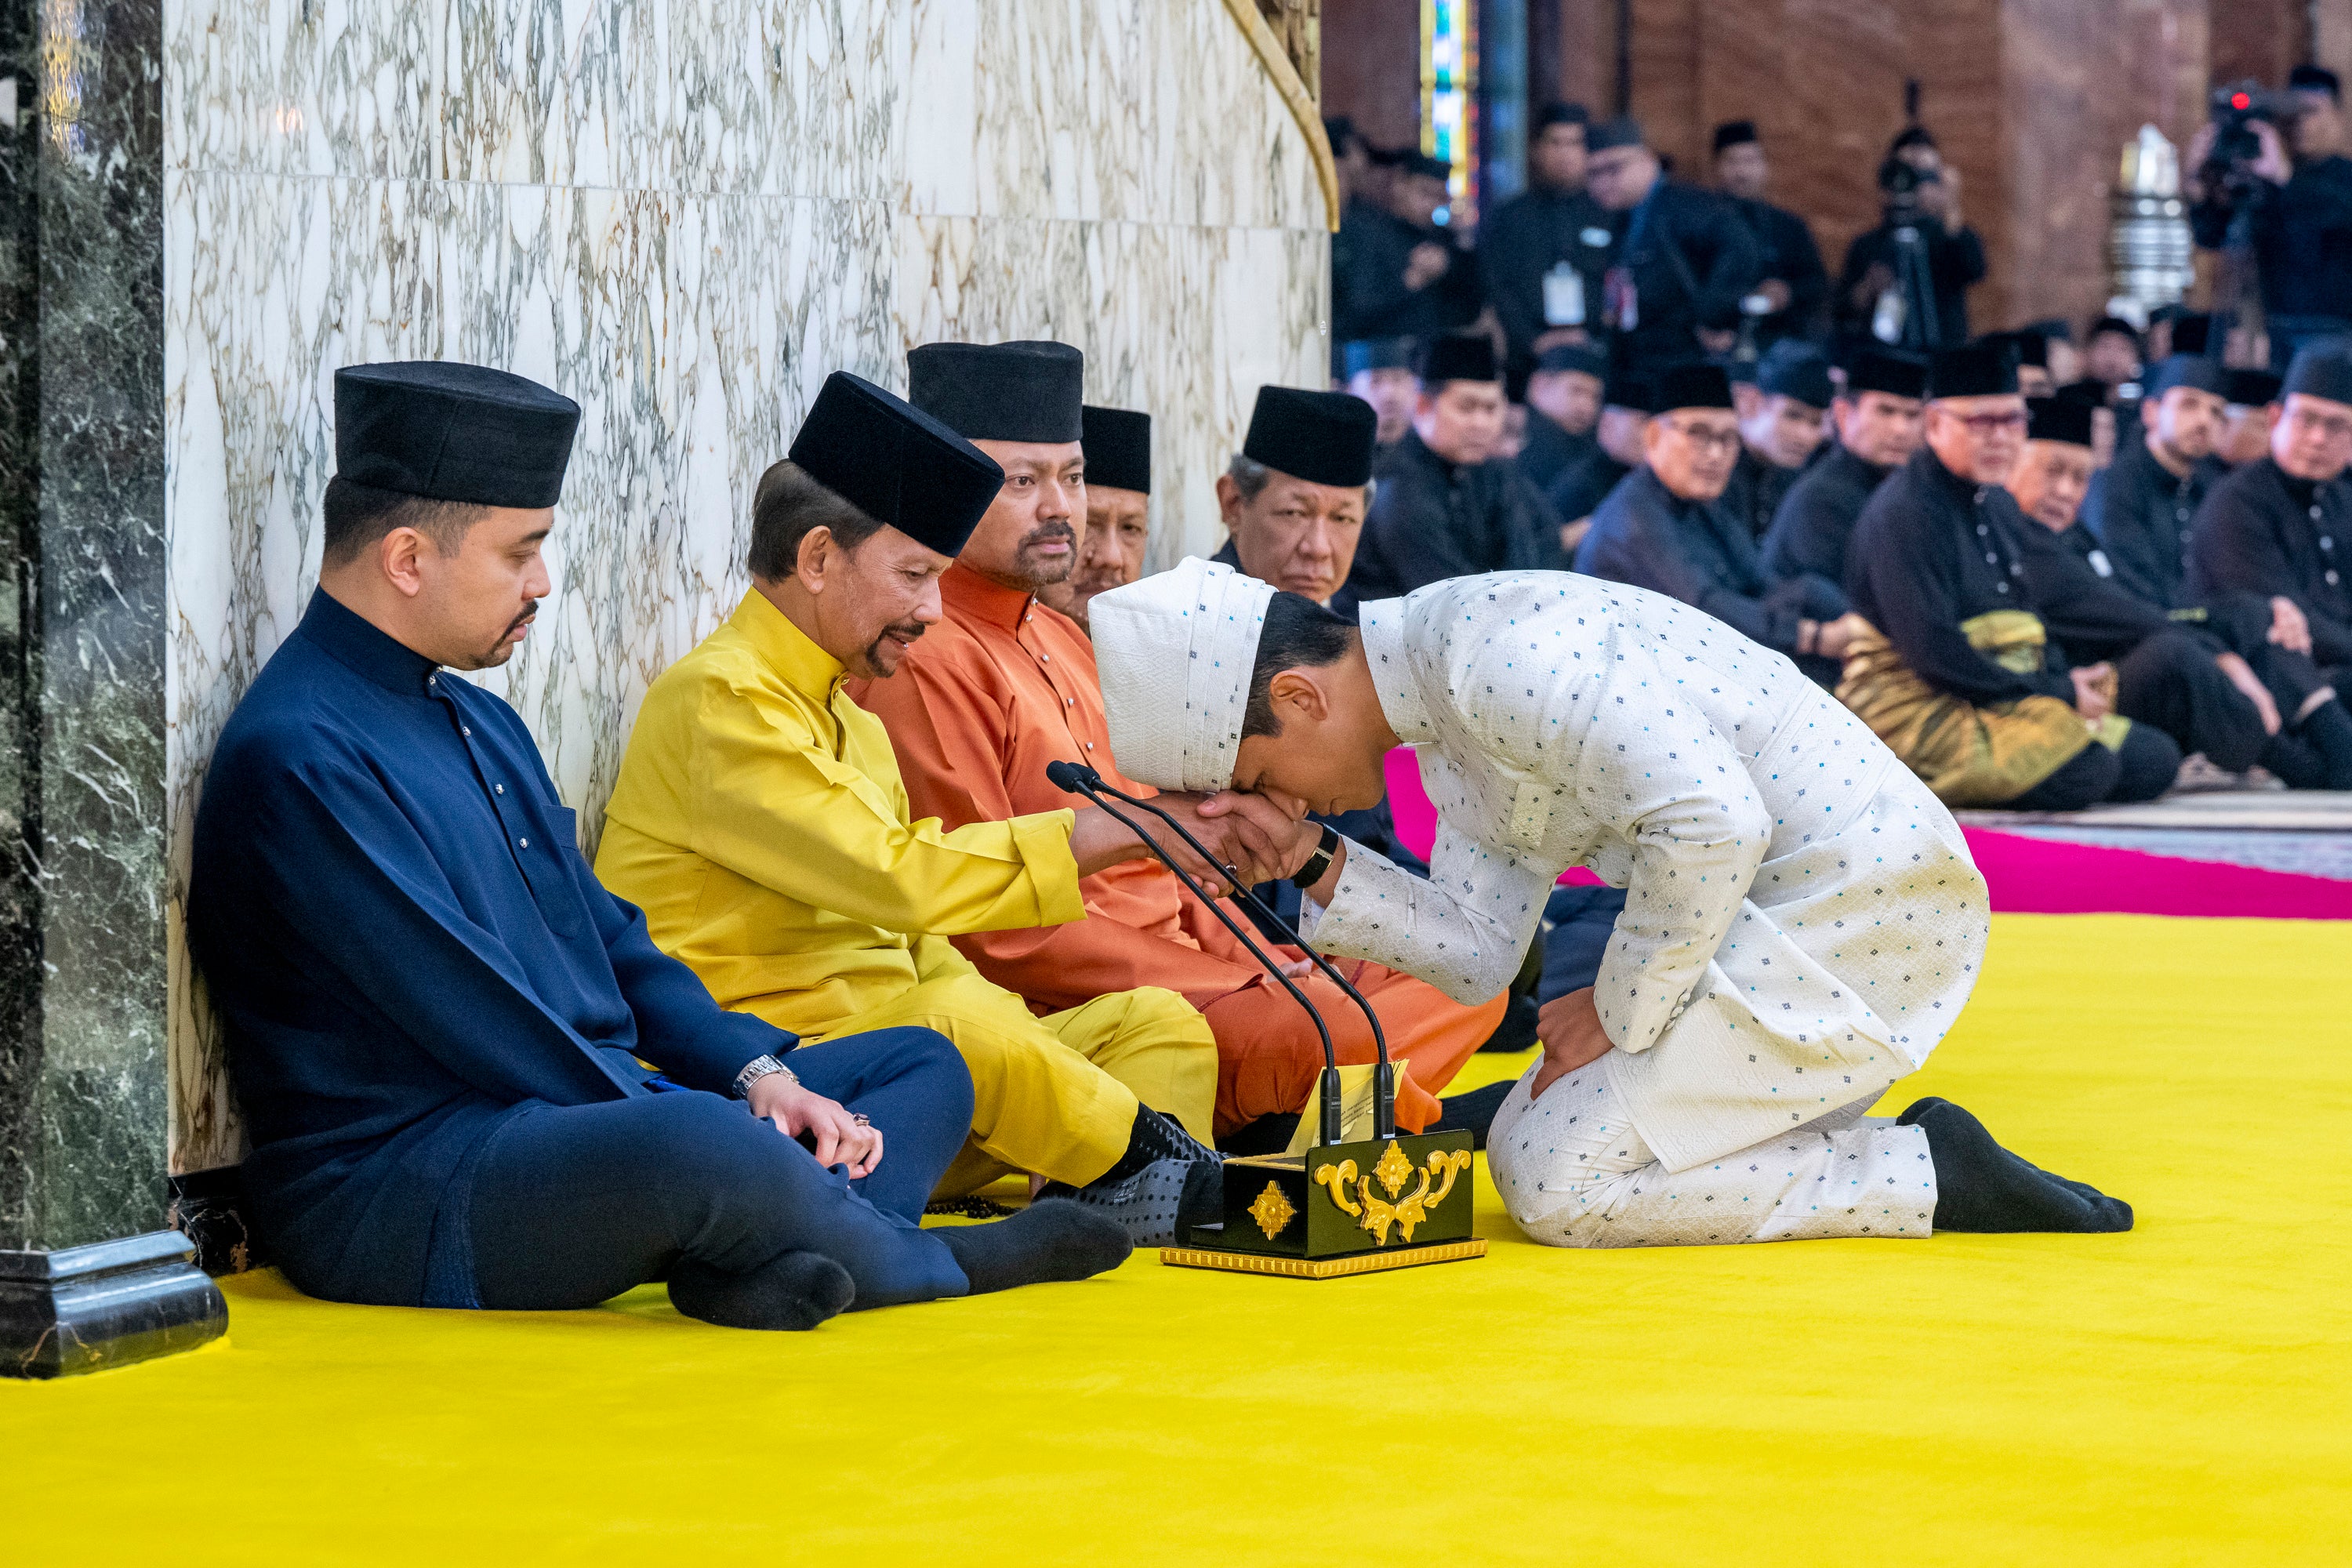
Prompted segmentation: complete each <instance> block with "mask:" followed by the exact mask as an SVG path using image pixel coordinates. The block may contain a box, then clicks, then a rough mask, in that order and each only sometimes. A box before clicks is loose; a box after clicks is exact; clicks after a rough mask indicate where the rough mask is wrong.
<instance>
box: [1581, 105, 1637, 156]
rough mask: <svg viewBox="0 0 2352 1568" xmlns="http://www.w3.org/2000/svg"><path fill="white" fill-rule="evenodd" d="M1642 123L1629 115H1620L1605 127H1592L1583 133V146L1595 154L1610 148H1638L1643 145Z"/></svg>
mask: <svg viewBox="0 0 2352 1568" xmlns="http://www.w3.org/2000/svg"><path fill="white" fill-rule="evenodd" d="M1644 142H1645V138H1644V137H1643V135H1642V122H1641V121H1638V120H1636V119H1634V118H1633V116H1632V115H1630V114H1621V115H1619V116H1618V117H1617V118H1616V119H1614V120H1612V121H1609V122H1608V123H1607V124H1605V125H1597V126H1594V127H1593V128H1592V129H1591V130H1590V131H1587V132H1585V133H1584V144H1585V146H1586V147H1588V148H1590V149H1591V151H1593V152H1595V153H1601V152H1606V151H1607V150H1608V149H1610V148H1612V147H1639V146H1642V145H1643V144H1644Z"/></svg>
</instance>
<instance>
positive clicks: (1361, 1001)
mask: <svg viewBox="0 0 2352 1568" xmlns="http://www.w3.org/2000/svg"><path fill="white" fill-rule="evenodd" d="M1045 778H1046V781H1047V782H1048V783H1050V784H1055V785H1056V786H1058V787H1059V788H1061V789H1063V790H1065V791H1066V792H1068V793H1070V794H1072V795H1085V796H1086V797H1087V799H1089V800H1091V801H1093V802H1094V803H1095V804H1096V805H1099V806H1101V807H1102V808H1103V809H1104V810H1105V811H1107V812H1109V813H1110V815H1111V816H1113V817H1114V818H1116V819H1117V820H1118V821H1119V822H1121V823H1124V824H1125V825H1126V826H1127V827H1128V829H1129V831H1130V832H1132V833H1134V835H1135V836H1136V837H1139V838H1140V839H1142V840H1143V842H1144V845H1145V846H1146V847H1148V848H1150V851H1151V852H1152V854H1154V855H1155V856H1157V857H1159V858H1160V861H1161V863H1162V864H1164V865H1166V866H1167V868H1169V869H1170V870H1171V871H1173V872H1175V873H1176V875H1177V877H1178V879H1180V880H1181V881H1182V882H1183V883H1184V885H1185V886H1186V887H1188V888H1190V889H1192V893H1193V895H1194V896H1195V897H1196V898H1198V899H1200V900H1201V901H1202V903H1204V904H1206V905H1208V906H1209V912H1210V913H1212V914H1213V915H1215V916H1216V917H1217V919H1218V920H1219V921H1223V923H1224V927H1225V929H1226V930H1227V931H1232V932H1233V933H1234V935H1235V936H1236V937H1239V938H1240V939H1241V941H1242V943H1243V945H1244V946H1245V947H1247V948H1248V949H1249V950H1250V952H1252V953H1253V954H1254V955H1255V957H1256V959H1257V961H1258V962H1259V963H1262V964H1264V965H1265V967H1266V971H1267V973H1271V974H1272V975H1274V977H1275V978H1276V979H1277V980H1279V981H1281V982H1282V984H1283V986H1284V988H1285V989H1286V990H1287V991H1289V993H1290V994H1291V995H1293V996H1294V997H1297V1001H1298V1005H1300V1006H1302V1007H1304V1008H1306V1009H1307V1016H1309V1017H1311V1018H1313V1019H1314V1020H1315V1028H1316V1032H1317V1033H1318V1034H1320V1035H1321V1036H1322V1037H1323V1061H1324V1068H1323V1083H1322V1094H1321V1100H1322V1105H1323V1117H1322V1121H1323V1139H1322V1141H1323V1142H1326V1143H1337V1142H1339V1141H1340V1138H1341V1136H1342V1135H1343V1133H1344V1131H1345V1124H1344V1118H1343V1117H1342V1116H1341V1114H1340V1109H1339V1068H1338V1065H1337V1058H1336V1056H1335V1054H1334V1053H1333V1050H1332V1047H1331V1034H1330V1031H1329V1030H1328V1029H1327V1028H1325V1027H1324V1025H1323V1019H1322V1017H1321V1016H1320V1015H1318V1013H1317V1012H1316V1011H1315V1007H1314V1005H1313V1004H1311V1003H1309V1002H1308V1001H1307V998H1306V996H1305V995H1304V994H1301V993H1300V991H1299V990H1298V988H1297V986H1295V985H1292V984H1290V977H1289V976H1288V975H1286V974H1284V973H1282V971H1281V968H1280V966H1279V965H1277V964H1276V963H1275V962H1274V961H1273V960H1272V959H1271V958H1269V957H1267V956H1266V954H1265V952H1262V951H1261V950H1260V949H1259V947H1258V945H1257V943H1255V942H1252V941H1251V940H1250V938H1249V936H1248V935H1247V933H1245V932H1244V931H1243V930H1242V929H1241V928H1240V927H1239V926H1238V925H1236V924H1234V921H1233V920H1232V919H1231V917H1229V916H1228V915H1227V914H1226V913H1225V911H1224V910H1223V909H1222V908H1220V907H1219V904H1218V900H1214V899H1212V898H1210V897H1209V896H1208V894H1207V893H1206V892H1204V891H1203V890H1202V888H1201V886H1200V884H1199V883H1198V882H1196V881H1194V880H1193V879H1192V878H1191V877H1190V876H1188V875H1186V874H1185V872H1184V871H1183V870H1182V868H1180V867H1178V866H1177V864H1176V863H1175V861H1174V860H1172V859H1171V858H1169V855H1168V852H1167V851H1166V850H1165V849H1163V848H1161V847H1160V844H1159V842H1158V841H1157V840H1156V839H1154V838H1153V837H1151V836H1150V834H1148V833H1146V832H1144V831H1143V829H1142V828H1141V827H1140V826H1138V825H1137V824H1136V823H1135V822H1134V821H1133V820H1132V819H1130V818H1129V817H1128V816H1126V815H1125V814H1124V813H1122V812H1120V811H1119V810H1118V808H1116V807H1115V806H1113V805H1111V804H1110V802H1108V801H1107V800H1105V799H1103V798H1102V797H1103V796H1104V795H1114V796H1117V797H1118V799H1120V800H1122V801H1125V802H1126V803H1127V804H1128V805H1132V806H1134V807H1136V808H1137V809H1138V810H1140V811H1147V812H1150V814H1151V815H1152V816H1156V817H1158V818H1159V819H1160V821H1162V822H1164V823H1166V824H1167V825H1168V826H1170V827H1171V828H1172V829H1173V830H1174V831H1175V833H1176V835H1177V837H1180V838H1181V839H1183V840H1184V842H1185V843H1187V844H1189V845H1191V846H1192V850H1193V852H1194V853H1195V854H1197V855H1199V856H1200V857H1201V858H1202V859H1203V860H1206V861H1208V862H1209V863H1210V864H1211V865H1213V866H1214V865H1221V864H1223V862H1221V861H1219V860H1218V858H1217V857H1216V856H1214V855H1213V854H1211V853H1210V852H1209V848H1208V847H1207V846H1206V845H1204V844H1202V842H1201V841H1200V840H1199V839H1198V838H1195V837H1193V836H1192V831H1191V830H1190V829H1189V828H1187V827H1186V826H1184V825H1183V824H1182V823H1181V822H1179V821H1177V820H1176V818H1175V817H1173V816H1170V815H1169V814H1168V813H1167V812H1166V811H1165V810H1163V809H1161V808H1160V806H1158V805H1154V804H1153V803H1151V802H1150V801H1148V800H1139V799H1137V798H1136V797H1135V796H1133V795H1129V794H1128V793H1127V792H1126V791H1124V790H1121V789H1119V788H1118V787H1116V786H1115V785H1112V784H1106V783H1105V782H1104V781H1103V777H1102V774H1101V773H1097V771H1096V770H1095V769H1093V768H1090V767H1087V766H1086V765H1085V764H1083V763H1048V764H1046V768H1045ZM1225 869H1226V870H1227V872H1228V873H1232V872H1233V869H1234V868H1231V867H1226V868H1225ZM1233 883H1234V895H1235V896H1236V897H1237V898H1241V899H1245V900H1248V902H1249V905H1250V907H1251V908H1252V909H1254V910H1257V912H1258V913H1260V914H1262V915H1264V916H1265V918H1266V919H1267V920H1268V921H1272V922H1273V923H1274V926H1275V928H1276V930H1278V931H1285V932H1287V933H1288V934H1289V937H1290V940H1291V941H1292V942H1295V943H1296V944H1297V947H1298V950H1299V952H1303V953H1305V954H1306V955H1307V959H1308V960H1309V961H1310V962H1311V963H1314V965H1315V967H1316V968H1318V969H1319V970H1321V971H1322V972H1323V973H1324V975H1325V977H1326V978H1328V980H1329V981H1330V982H1331V983H1332V984H1334V985H1337V986H1338V987H1339V989H1340V990H1341V991H1343V992H1345V993H1346V994H1347V995H1348V998H1349V1000H1350V1001H1352V1002H1353V1003H1355V1005H1357V1007H1358V1008H1359V1009H1360V1010H1361V1011H1362V1013H1363V1015H1364V1021H1365V1022H1366V1023H1367V1024H1369V1025H1370V1026H1371V1030H1372V1047H1373V1049H1374V1051H1375V1052H1376V1054H1377V1065H1376V1066H1375V1067H1374V1068H1373V1069H1372V1136H1373V1137H1374V1138H1376V1139H1386V1138H1393V1137H1395V1136H1396V1068H1395V1067H1394V1066H1393V1065H1392V1064H1391V1062H1390V1060H1389V1042H1388V1035H1387V1033H1386V1032H1385V1031H1384V1030H1382V1029H1381V1016H1380V1015H1379V1014H1378V1013H1377V1012H1375V1011H1373V1008H1372V1005H1371V1004H1370V1002H1368V1001H1366V1000H1365V998H1364V994H1363V993H1362V992H1360V991H1359V990H1357V989H1356V987H1355V986H1354V985H1353V984H1350V983H1349V980H1348V978H1347V976H1345V975H1343V974H1341V973H1339V971H1338V970H1337V969H1335V968H1333V967H1332V965H1331V962H1330V960H1328V959H1327V958H1325V957H1324V956H1323V955H1322V954H1321V953H1320V952H1317V951H1316V950H1315V949H1314V948H1313V947H1311V946H1309V945H1308V943H1307V941H1306V939H1305V938H1304V937H1302V936H1300V935H1299V934H1298V931H1297V928H1296V927H1294V926H1292V925H1291V923H1290V922H1289V921H1286V920H1284V919H1283V918H1282V917H1281V916H1280V915H1279V914H1277V913H1276V912H1275V910H1272V909H1271V908H1269V907H1268V906H1267V904H1266V902H1265V900H1263V899H1261V898H1259V897H1258V896H1257V892H1256V890H1255V889H1252V888H1250V887H1248V886H1246V885H1244V883H1243V881H1242V879H1241V878H1240V877H1239V875H1237V874H1235V875H1234V876H1233Z"/></svg>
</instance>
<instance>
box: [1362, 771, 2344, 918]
mask: <svg viewBox="0 0 2352 1568" xmlns="http://www.w3.org/2000/svg"><path fill="white" fill-rule="evenodd" d="M1388 780H1389V803H1390V806H1391V810H1392V811H1393V812H1394V814H1395V816H1396V826H1397V837H1399V838H1401V839H1402V840H1403V841H1404V844H1405V847H1407V848H1409V849H1411V850H1412V852H1413V853H1414V854H1416V855H1420V856H1423V857H1424V858H1426V857H1427V855H1428V854H1429V847H1430V845H1431V844H1432V843H1433V841H1434V840H1435V838H1436V837H1437V810H1436V808H1435V807H1434V806H1433V805H1431V804H1430V800H1429V795H1428V794H1427V793H1426V792H1425V791H1423V789H1422V787H1421V772H1420V769H1419V768H1418V767H1417V766H1416V765H1415V763H1414V762H1413V756H1412V752H1410V751H1405V750H1399V751H1395V752H1391V753H1389V759H1388ZM1963 831H1965V832H1966V833H1967V834H1968V838H1969V849H1970V850H1971V851H1972V852H1973V853H1974V854H1975V856H1976V861H1977V867H1978V869H1979V870H1981V871H1982V872H1983V873H1984V877H1985V882H1986V885H1987V886H1988V887H1990V889H1991V890H1992V907H1993V908H1994V910H1997V911H2000V912H2001V913H2005V914H2040V915H2089V914H2124V915H2207V916H2221V917H2239V918H2251V919H2259V920H2290V921H2340V920H2352V882H2345V881H2338V880H2336V879H2334V878H2332V877H2306V876H2302V875H2299V874H2297V873H2295V872H2292V871H2266V870H2263V869H2261V868H2257V867H2252V866H2236V865H2231V864H2228V863H2226V862H2222V861H2215V860H2190V859H2184V858H2179V857H2176V856H2171V855H2150V854H2147V853H2145V852H2144V851H2141V850H2137V849H2111V848H2107V847H2105V846H2102V845H2093V844H2069V843H2066V842H2064V841H2063V840H2058V839H2048V838H2033V837H2027V836H2026V835H2024V834H2021V833H1994V832H1990V831H1987V830H1985V829H1982V828H1974V827H1971V828H1967V829H1964V830H1963ZM1560 880H1561V881H1562V882H1566V883H1570V884H1578V885H1585V886H1590V885H1593V884H1597V883H1598V882H1599V881H1600V879H1599V878H1597V877H1595V876H1594V875H1593V874H1592V873H1591V872H1590V871H1587V870H1584V869H1582V868H1578V869H1576V870H1572V871H1570V872H1569V873H1568V874H1567V875H1565V876H1563V877H1561V878H1560Z"/></svg>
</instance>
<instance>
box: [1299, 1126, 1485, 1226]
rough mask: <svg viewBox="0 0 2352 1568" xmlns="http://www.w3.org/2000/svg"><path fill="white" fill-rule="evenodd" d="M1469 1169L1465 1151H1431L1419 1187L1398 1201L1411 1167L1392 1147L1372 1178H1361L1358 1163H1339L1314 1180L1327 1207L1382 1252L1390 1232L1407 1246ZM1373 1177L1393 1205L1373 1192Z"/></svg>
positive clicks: (1323, 1169)
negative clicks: (1348, 1219)
mask: <svg viewBox="0 0 2352 1568" xmlns="http://www.w3.org/2000/svg"><path fill="white" fill-rule="evenodd" d="M1469 1168H1470V1152H1469V1151H1468V1150H1467V1149H1459V1150H1455V1149H1439V1150H1435V1151H1433V1152H1432V1153H1431V1154H1430V1156H1429V1163H1428V1164H1427V1165H1426V1166H1424V1167H1422V1168H1421V1172H1420V1174H1421V1185H1420V1186H1419V1187H1417V1188H1415V1189H1414V1190H1413V1192H1412V1194H1411V1195H1410V1196H1408V1197H1403V1198H1397V1194H1399V1193H1401V1192H1402V1191H1403V1190H1404V1183H1405V1178H1406V1177H1407V1176H1410V1175H1412V1173H1413V1172H1414V1166H1413V1163H1412V1161H1411V1160H1409V1159H1407V1158H1405V1154H1404V1151H1402V1149H1400V1148H1398V1147H1397V1145H1396V1144H1394V1143H1391V1144H1390V1145H1389V1146H1388V1149H1387V1150H1386V1152H1383V1153H1382V1154H1381V1158H1380V1163H1378V1164H1376V1165H1374V1166H1373V1167H1372V1173H1371V1174H1370V1175H1368V1176H1359V1175H1358V1174H1357V1173H1356V1163H1355V1162H1354V1161H1353V1160H1342V1161H1341V1162H1340V1163H1339V1164H1337V1165H1323V1166H1318V1168H1317V1169H1316V1171H1315V1176H1314V1179H1315V1184H1316V1185H1318V1186H1319V1187H1322V1188H1324V1189H1326V1190H1327V1191H1328V1192H1329V1193H1330V1194H1331V1202H1332V1203H1333V1204H1334V1205H1336V1206H1337V1207H1338V1208H1339V1211H1340V1212H1341V1213H1342V1214H1345V1215H1350V1216H1352V1217H1355V1219H1356V1224H1357V1227H1358V1228H1359V1229H1361V1230H1364V1231H1367V1232H1369V1233H1370V1235H1371V1237H1372V1244H1373V1245H1374V1246H1375V1247H1386V1246H1387V1245H1388V1244H1389V1231H1390V1229H1391V1227H1394V1229H1395V1230H1396V1232H1397V1234H1398V1238H1399V1239H1400V1240H1401V1241H1404V1242H1411V1241H1412V1233H1413V1231H1414V1230H1415V1229H1416V1228H1418V1227H1419V1226H1422V1225H1423V1224H1424V1223H1425V1222H1426V1221H1427V1220H1428V1218H1429V1211H1430V1210H1431V1209H1433V1208H1435V1207H1436V1206H1437V1205H1440V1204H1442V1203H1444V1201H1445V1198H1446V1194H1449V1193H1451V1192H1452V1191H1453V1190H1454V1178H1456V1177H1457V1176H1459V1175H1461V1173H1463V1172H1465V1171H1467V1170H1468V1169H1469ZM1374 1178H1378V1180H1379V1181H1380V1184H1381V1185H1382V1186H1384V1187H1386V1188H1387V1189H1388V1191H1389V1197H1391V1198H1396V1200H1397V1201H1395V1202H1393V1203H1391V1202H1388V1201H1386V1200H1384V1199H1382V1198H1381V1196H1380V1195H1379V1194H1376V1193H1374V1192H1373V1191H1372V1182H1373V1180H1374ZM1433 1181H1435V1182H1437V1183H1438V1184H1439V1185H1438V1188H1437V1191H1436V1193H1435V1194H1432V1193H1431V1192H1430V1190H1429V1185H1430V1183H1431V1182H1433ZM1351 1185H1352V1186H1353V1187H1354V1188H1355V1192H1354V1194H1352V1195H1350V1194H1349V1190H1348V1189H1349V1186H1351Z"/></svg>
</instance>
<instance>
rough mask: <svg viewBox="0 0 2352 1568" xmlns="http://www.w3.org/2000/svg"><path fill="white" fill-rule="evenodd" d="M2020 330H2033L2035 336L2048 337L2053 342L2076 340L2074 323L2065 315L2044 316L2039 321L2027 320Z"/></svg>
mask: <svg viewBox="0 0 2352 1568" xmlns="http://www.w3.org/2000/svg"><path fill="white" fill-rule="evenodd" d="M2020 330H2021V331H2028V332H2032V334H2033V335H2034V336H2035V337H2037V338H2044V339H2047V340H2048V341H2050V342H2053V343H2071V342H2074V323H2073V322H2072V321H2068V320H2066V318H2065V317H2063V316H2044V317H2042V320H2040V321H2028V322H2026V323H2025V325H2024V326H2023V327H2022V328H2021V329H2020Z"/></svg>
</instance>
